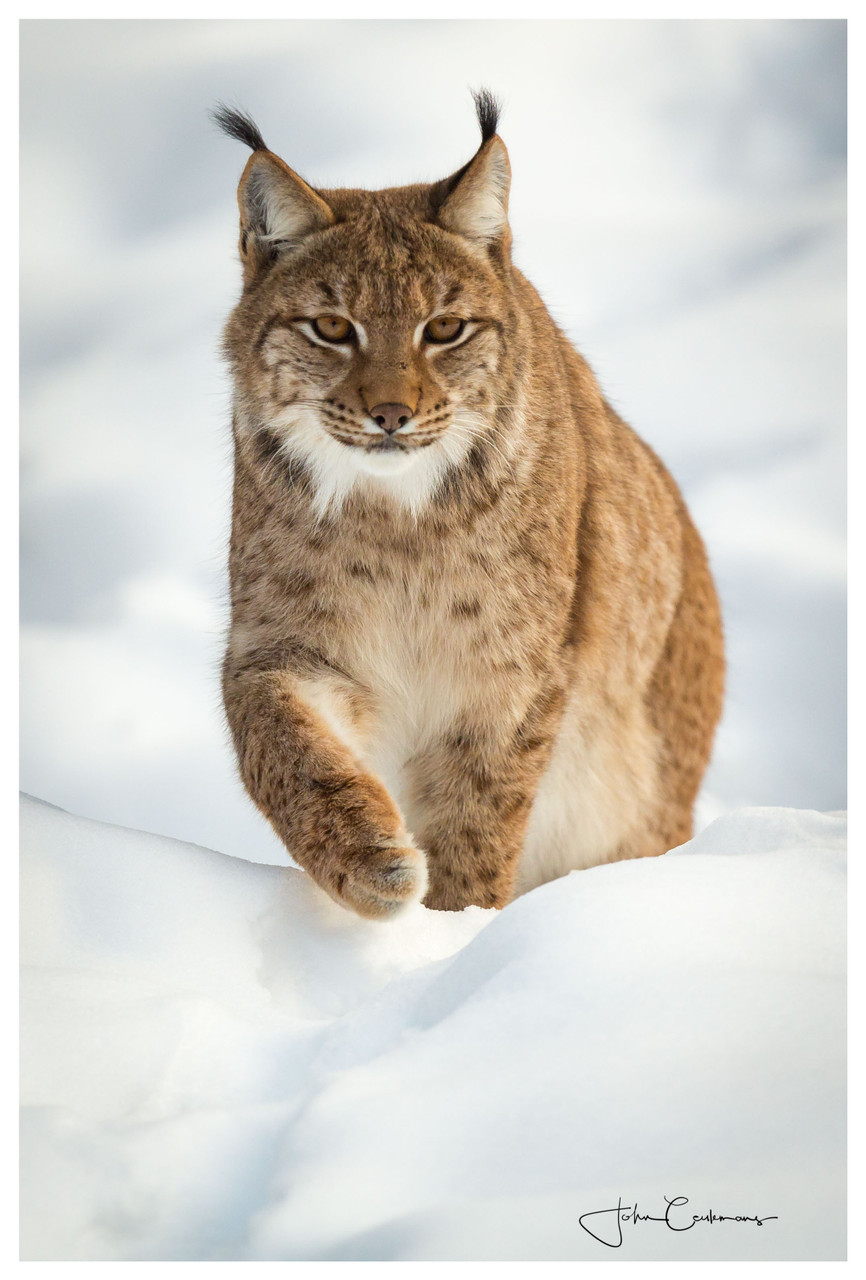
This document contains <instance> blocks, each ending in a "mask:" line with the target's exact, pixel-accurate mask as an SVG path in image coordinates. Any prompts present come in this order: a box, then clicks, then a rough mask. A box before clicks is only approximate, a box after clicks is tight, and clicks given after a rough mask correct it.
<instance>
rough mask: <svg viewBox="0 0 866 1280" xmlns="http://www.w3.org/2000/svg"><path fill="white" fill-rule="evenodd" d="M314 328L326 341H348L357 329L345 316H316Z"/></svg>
mask: <svg viewBox="0 0 866 1280" xmlns="http://www.w3.org/2000/svg"><path fill="white" fill-rule="evenodd" d="M313 329H314V330H315V332H316V333H317V334H318V336H319V337H320V338H324V339H325V341H326V342H348V341H349V339H350V338H353V337H354V336H355V330H354V328H353V327H352V325H350V324H349V321H348V320H346V319H344V318H343V316H316V318H315V320H314V321H313Z"/></svg>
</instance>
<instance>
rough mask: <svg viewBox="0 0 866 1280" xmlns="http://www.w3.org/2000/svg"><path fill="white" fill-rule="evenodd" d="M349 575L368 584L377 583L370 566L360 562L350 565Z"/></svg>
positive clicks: (356, 561) (355, 561)
mask: <svg viewBox="0 0 866 1280" xmlns="http://www.w3.org/2000/svg"><path fill="white" fill-rule="evenodd" d="M349 573H350V574H351V575H352V577H353V578H363V579H364V580H365V581H366V582H375V581H376V575H375V574H374V573H373V571H372V569H371V568H370V567H369V565H366V564H362V563H361V561H360V560H354V561H353V562H352V563H351V564H350V565H349Z"/></svg>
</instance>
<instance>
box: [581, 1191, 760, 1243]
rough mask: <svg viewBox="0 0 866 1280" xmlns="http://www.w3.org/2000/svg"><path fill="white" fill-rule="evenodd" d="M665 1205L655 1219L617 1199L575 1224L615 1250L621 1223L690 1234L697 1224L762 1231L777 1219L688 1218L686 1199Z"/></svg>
mask: <svg viewBox="0 0 866 1280" xmlns="http://www.w3.org/2000/svg"><path fill="white" fill-rule="evenodd" d="M664 1201H665V1204H666V1206H667V1208H666V1209H665V1211H664V1213H663V1214H661V1215H657V1214H652V1213H641V1212H640V1211H639V1209H638V1205H637V1202H635V1204H634V1205H630V1204H623V1202H622V1196H620V1197H619V1199H618V1200H617V1203H616V1204H615V1205H613V1207H612V1208H610V1209H593V1210H592V1211H591V1212H590V1213H583V1214H581V1216H580V1217H579V1218H578V1222H579V1223H580V1225H581V1226H582V1227H583V1229H584V1231H586V1232H587V1233H588V1234H589V1235H591V1236H592V1238H593V1240H597V1241H598V1242H599V1244H603V1245H607V1247H608V1248H609V1249H618V1248H619V1247H620V1245H621V1244H622V1224H623V1223H624V1222H631V1223H632V1224H636V1223H638V1222H663V1223H664V1225H665V1226H666V1227H668V1228H669V1229H670V1230H671V1231H691V1229H692V1227H696V1226H697V1225H698V1223H699V1222H754V1224H755V1226H756V1227H762V1226H763V1225H764V1223H765V1222H775V1221H777V1219H778V1216H779V1215H778V1214H776V1213H772V1214H767V1215H765V1216H764V1217H763V1218H759V1217H758V1215H757V1214H756V1213H715V1212H714V1211H713V1210H712V1209H710V1210H709V1211H708V1212H707V1213H691V1214H690V1213H688V1212H686V1209H685V1206H686V1205H687V1204H688V1203H689V1198H688V1196H673V1197H672V1198H671V1199H669V1198H668V1197H667V1196H665V1197H664ZM590 1224H591V1225H590Z"/></svg>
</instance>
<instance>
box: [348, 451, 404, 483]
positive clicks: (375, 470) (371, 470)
mask: <svg viewBox="0 0 866 1280" xmlns="http://www.w3.org/2000/svg"><path fill="white" fill-rule="evenodd" d="M345 447H346V448H351V445H346V446H345ZM356 452H357V454H358V459H357V465H358V469H359V470H360V471H364V472H366V473H367V475H371V476H399V475H402V474H403V472H404V471H408V470H409V468H410V467H411V466H413V465H414V464H415V463H416V462H417V461H418V456H419V454H420V453H421V450H420V449H413V450H412V452H411V453H410V452H409V451H408V450H407V451H405V452H404V451H403V450H401V449H395V450H394V451H393V452H390V453H373V452H372V451H366V450H364V449H357V450H356Z"/></svg>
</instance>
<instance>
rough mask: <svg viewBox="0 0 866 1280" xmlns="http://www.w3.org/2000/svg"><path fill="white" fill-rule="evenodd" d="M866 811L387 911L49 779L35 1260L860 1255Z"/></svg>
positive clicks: (35, 1079)
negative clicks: (848, 989)
mask: <svg viewBox="0 0 866 1280" xmlns="http://www.w3.org/2000/svg"><path fill="white" fill-rule="evenodd" d="M844 829H845V824H844V818H843V816H842V815H838V814H819V813H815V812H811V811H803V810H800V811H796V810H790V809H751V810H742V811H740V812H737V813H732V814H728V815H725V816H723V817H721V818H719V819H717V820H716V821H715V822H714V823H713V824H711V825H710V826H709V827H708V828H707V829H706V830H705V831H704V832H702V834H701V835H700V836H699V837H698V838H697V839H695V840H694V841H692V842H691V844H688V845H684V846H683V847H682V848H681V849H679V850H676V851H675V852H673V853H670V854H667V855H665V856H664V857H663V858H657V859H647V860H644V861H638V862H629V863H619V864H617V865H614V866H608V867H599V868H596V869H594V870H591V871H586V872H578V873H573V874H572V875H571V876H569V877H567V878H565V879H563V880H559V881H556V882H554V883H552V884H549V885H545V886H543V887H542V888H540V889H537V890H535V891H534V892H533V893H531V894H529V895H527V896H526V897H524V898H521V899H519V900H518V901H517V902H515V903H513V904H512V905H511V906H509V907H507V908H506V909H505V910H504V911H503V912H501V913H497V912H494V911H482V910H481V909H480V908H470V909H468V910H466V911H464V912H462V913H461V914H452V913H446V912H432V911H426V910H425V909H424V908H423V907H420V906H416V907H414V908H413V909H412V910H411V912H410V913H409V914H407V915H405V916H403V917H402V918H400V919H398V920H396V921H394V922H392V923H391V924H388V925H382V924H376V923H372V922H367V921H362V920H360V919H358V918H356V917H353V916H351V915H349V914H348V913H347V912H345V911H343V910H341V909H340V908H339V907H337V906H335V905H334V904H332V903H331V902H330V900H329V899H328V898H326V897H325V895H324V894H321V893H320V892H319V891H318V890H317V889H315V887H314V886H312V884H311V882H310V881H309V879H308V878H307V877H306V876H304V875H303V874H302V873H301V872H298V871H292V870H286V869H281V868H277V867H269V866H256V865H253V864H251V863H249V862H247V861H244V860H241V859H236V858H230V857H226V856H224V855H222V854H217V853H211V852H210V851H208V850H206V849H202V848H199V847H197V846H194V845H188V844H182V843H180V842H179V841H175V840H170V839H166V838H161V837H158V836H150V835H144V834H142V833H140V832H133V831H125V830H123V829H121V828H118V827H110V826H107V825H103V824H99V823H95V822H91V821H86V820H84V819H81V818H73V817H71V816H69V815H68V814H65V813H63V812H61V811H60V810H58V809H54V808H52V807H49V806H46V805H45V804H43V803H41V802H38V801H34V800H29V799H26V798H25V800H24V801H23V812H22V837H23V840H22V845H23V855H24V857H23V879H22V888H23V915H22V939H23V953H24V964H25V968H24V982H23V991H22V1014H23V1018H22V1027H23V1076H22V1078H23V1082H24V1098H23V1101H24V1124H23V1154H24V1180H23V1192H22V1208H23V1256H24V1257H25V1258H26V1259H29V1260H33V1259H62V1260H73V1259H130V1260H136V1259H161V1260H165V1259H202V1260H204V1259H259V1260H264V1259H271V1260H277V1259H286V1260H287V1259H301V1258H303V1259H322V1260H324V1259H336V1260H350V1259H355V1260H364V1259H372V1260H392V1259H412V1260H424V1259H451V1260H456V1259H481V1260H500V1259H528V1260H545V1259H553V1260H556V1259H560V1260H563V1259H602V1260H604V1259H611V1258H615V1259H622V1260H628V1259H651V1258H656V1259H659V1258H660V1259H672V1260H685V1259H708V1258H717V1259H725V1258H736V1259H747V1258H751V1259H838V1258H841V1257H843V1256H844V1195H845V1183H844V1178H845V1102H844V1045H845V1029H844V1014H845V982H844V879H845V874H844V873H845V859H844V853H843V841H844ZM680 1196H684V1197H687V1198H688V1204H685V1203H679V1204H677V1205H675V1206H674V1207H673V1208H672V1210H671V1224H672V1226H673V1227H675V1228H682V1227H683V1226H684V1225H688V1223H689V1222H690V1221H691V1215H692V1214H693V1213H695V1214H706V1213H708V1212H709V1211H710V1210H712V1211H714V1212H715V1213H716V1214H724V1215H746V1216H748V1217H754V1216H755V1215H757V1216H758V1217H762V1218H764V1219H766V1220H765V1221H764V1223H763V1225H762V1226H760V1227H759V1226H757V1224H756V1223H755V1222H754V1221H747V1222H713V1223H712V1224H709V1223H707V1222H701V1221H699V1222H697V1223H696V1224H695V1225H694V1226H693V1227H692V1228H691V1229H690V1230H689V1231H687V1232H682V1231H680V1232H678V1233H676V1234H675V1233H674V1231H673V1230H671V1229H669V1228H668V1227H667V1226H665V1225H664V1224H663V1223H659V1222H652V1221H639V1222H638V1223H632V1222H625V1223H623V1224H622V1243H621V1245H620V1247H619V1248H618V1249H616V1250H615V1249H614V1248H612V1247H611V1245H612V1244H616V1242H617V1236H616V1234H615V1233H616V1215H612V1214H610V1213H607V1212H605V1211H606V1210H608V1209H610V1208H611V1207H612V1206H616V1205H617V1203H618V1200H619V1197H622V1204H623V1205H624V1206H634V1205H635V1203H636V1202H637V1206H638V1212H640V1213H648V1214H651V1215H653V1216H657V1215H660V1214H662V1213H663V1212H664V1206H665V1199H664V1198H665V1197H668V1198H669V1199H671V1200H674V1199H676V1198H678V1197H680ZM599 1211H601V1212H599ZM585 1215H595V1216H589V1217H587V1216H585ZM581 1218H583V1220H584V1226H588V1227H591V1228H592V1230H593V1231H594V1232H595V1235H598V1236H602V1237H603V1238H604V1239H605V1240H607V1241H608V1243H607V1244H603V1243H600V1242H599V1240H597V1239H595V1238H594V1237H593V1236H591V1235H590V1234H589V1233H588V1231H587V1230H585V1229H584V1226H581V1223H580V1219H581Z"/></svg>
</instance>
